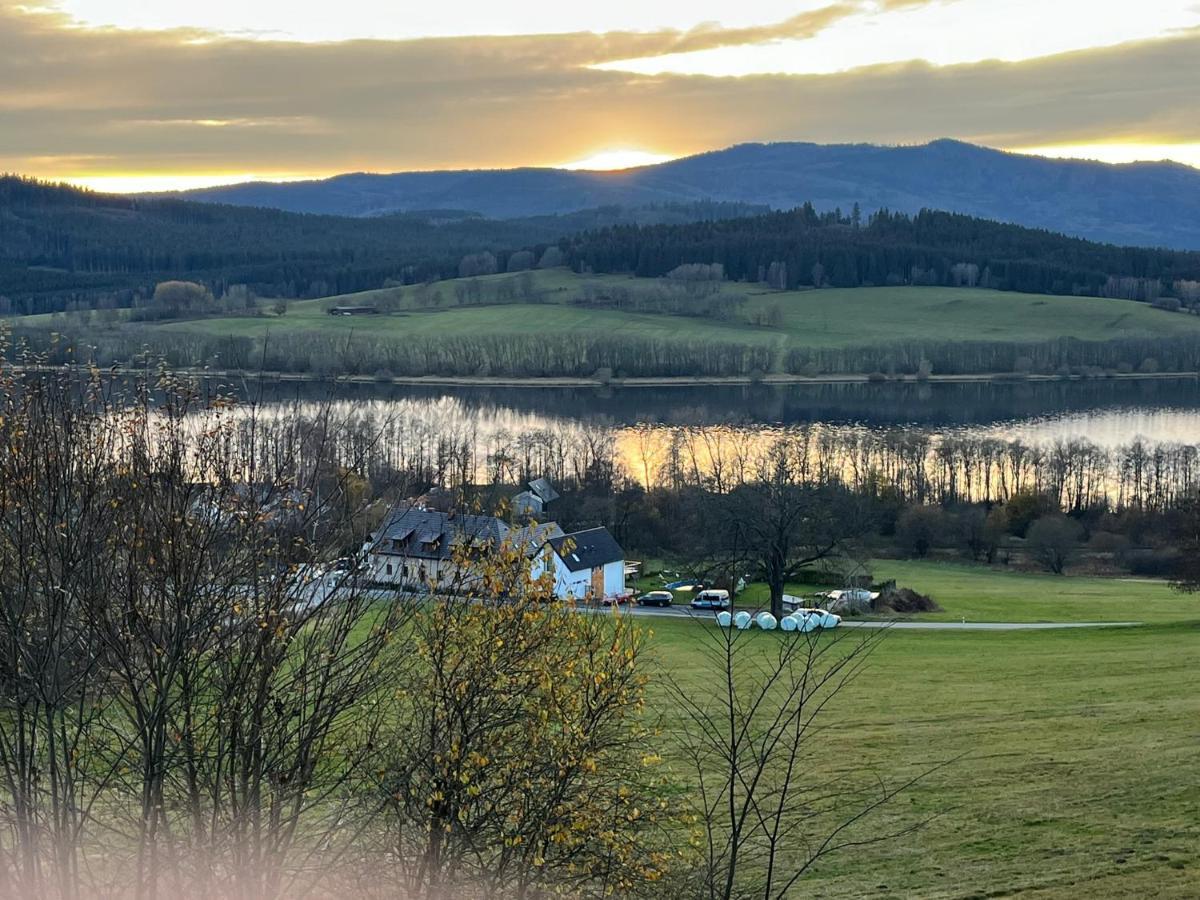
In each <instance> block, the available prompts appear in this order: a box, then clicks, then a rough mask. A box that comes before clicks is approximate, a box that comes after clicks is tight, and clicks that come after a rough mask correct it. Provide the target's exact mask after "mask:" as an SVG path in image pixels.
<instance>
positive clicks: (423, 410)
mask: <svg viewBox="0 0 1200 900" xmlns="http://www.w3.org/2000/svg"><path fill="white" fill-rule="evenodd" d="M235 390H236V392H237V393H239V394H240V395H241V396H243V397H244V398H247V397H254V398H255V399H258V400H260V401H261V402H263V403H265V404H269V405H275V404H286V403H292V402H295V401H301V402H303V403H304V404H305V405H307V404H308V403H313V404H319V403H321V402H324V401H326V400H330V399H333V400H335V401H337V402H338V403H339V405H340V404H342V403H345V404H348V405H351V406H355V407H360V408H362V409H369V410H373V411H375V412H376V413H377V414H379V415H384V416H386V415H388V414H389V413H402V414H405V415H417V416H427V417H428V418H431V419H439V420H443V421H445V420H446V419H448V418H449V419H454V418H457V419H459V420H460V421H459V422H457V423H456V424H458V425H460V426H461V425H466V424H471V425H472V426H477V427H479V428H480V429H481V430H482V431H484V432H490V431H492V430H494V429H504V430H506V431H508V432H509V433H514V434H515V433H518V432H520V431H521V430H523V429H530V428H544V427H547V426H555V425H557V426H562V425H569V424H573V425H586V426H603V427H613V428H617V429H623V428H629V427H635V426H713V425H723V426H738V427H741V428H749V429H754V428H767V429H775V428H780V427H787V426H796V425H820V426H826V427H830V428H856V429H861V428H866V429H891V428H906V429H914V430H920V431H928V432H931V433H937V434H944V433H960V434H968V435H972V434H973V435H987V436H991V437H998V438H1001V439H1006V440H1011V439H1021V440H1024V441H1026V442H1029V443H1035V444H1048V443H1053V442H1055V441H1058V440H1069V439H1072V438H1082V439H1086V440H1089V441H1091V442H1092V443H1095V444H1098V445H1100V446H1103V447H1115V446H1120V445H1123V444H1126V443H1128V442H1130V441H1132V440H1133V439H1135V438H1137V437H1141V438H1143V439H1145V440H1146V441H1148V442H1155V443H1157V442H1171V443H1188V444H1195V443H1200V380H1198V379H1196V378H1155V379H1097V380H1086V381H1027V382H971V383H946V382H932V383H925V384H917V383H911V382H909V383H893V384H862V383H854V384H811V385H808V384H796V385H764V384H757V385H729V386H697V387H624V388H609V387H599V388H585V387H538V388H529V387H441V386H408V385H377V384H338V385H327V384H318V383H279V384H268V385H262V386H258V385H254V384H253V383H250V384H249V385H247V384H243V385H239V386H237V387H236V388H235Z"/></svg>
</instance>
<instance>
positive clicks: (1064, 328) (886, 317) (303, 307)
mask: <svg viewBox="0 0 1200 900" xmlns="http://www.w3.org/2000/svg"><path fill="white" fill-rule="evenodd" d="M516 277H517V276H514V275H497V276H486V277H483V278H481V279H480V281H482V282H484V283H485V284H486V283H495V282H497V281H500V280H504V279H513V278H516ZM533 277H534V284H535V290H536V292H537V294H538V296H539V297H540V298H541V300H542V301H543V302H541V303H532V304H531V303H513V304H504V305H485V306H477V307H451V308H441V309H436V310H422V309H415V308H412V302H413V301H412V298H413V296H414V289H413V288H411V287H410V288H391V289H383V290H378V291H367V292H364V293H360V294H349V295H343V296H339V297H333V298H326V299H322V300H306V301H299V302H293V303H291V304H290V306H289V309H288V312H287V313H286V315H284V316H281V317H274V316H267V317H263V318H246V319H237V318H229V319H205V320H201V321H196V322H180V323H172V324H165V325H161V326H153V327H160V328H164V329H169V330H176V329H182V330H189V331H201V332H205V333H209V334H236V335H261V334H263V333H265V332H267V331H277V330H278V331H307V330H310V329H318V330H321V331H329V330H334V331H343V332H350V331H360V332H361V331H364V330H369V331H370V333H371V334H373V335H380V334H394V335H395V336H396V337H397V338H401V337H417V336H423V335H442V334H447V333H453V334H464V335H472V334H507V333H511V334H525V333H528V332H529V331H530V330H536V331H537V332H538V333H540V334H554V333H559V332H576V331H581V330H582V331H585V332H589V333H598V332H608V333H618V334H631V335H640V336H647V337H675V338H680V339H713V340H736V341H746V342H753V343H764V342H765V343H770V344H780V345H783V344H787V345H803V346H812V347H853V346H861V345H867V344H886V343H891V342H894V341H904V340H925V339H932V340H946V341H959V340H972V341H975V340H995V341H1041V340H1046V339H1049V338H1055V337H1075V338H1079V339H1082V340H1097V341H1098V340H1107V339H1110V338H1114V337H1132V336H1153V337H1165V336H1170V335H1175V334H1179V333H1181V332H1188V331H1191V332H1196V333H1200V319H1196V318H1194V317H1188V316H1181V315H1177V314H1172V313H1168V312H1164V311H1162V310H1157V309H1154V308H1152V307H1150V306H1149V305H1147V304H1144V303H1133V302H1130V301H1126V300H1110V299H1101V298H1095V297H1055V296H1040V295H1036V294H1019V293H1013V292H1001V291H989V290H979V289H966V288H943V287H878V288H856V289H847V290H835V289H826V290H810V291H790V292H776V291H769V290H766V289H764V288H763V287H762V286H761V285H750V284H738V283H731V284H727V285H725V286H724V290H725V291H727V292H729V293H739V294H743V295H745V296H746V298H747V299H746V305H745V307H744V312H745V313H746V314H750V313H752V312H753V311H754V310H755V309H756V308H759V307H762V308H765V307H769V306H772V305H776V304H778V305H779V307H780V309H781V311H782V313H783V325H782V327H780V328H770V327H766V326H756V325H751V324H748V323H747V322H745V321H730V322H719V321H714V320H708V319H699V318H691V317H682V316H665V315H652V314H633V313H625V312H618V311H614V310H603V309H600V310H597V309H581V308H579V307H575V306H571V305H569V301H570V300H571V299H572V298H574V297H576V296H577V295H578V292H579V290H580V289H581V287H582V286H583V284H585V283H586V282H589V281H593V282H600V283H604V284H620V285H623V286H628V287H630V288H631V289H633V290H638V289H642V288H644V287H645V286H646V285H648V284H652V283H653V282H651V281H648V280H646V279H635V278H629V277H624V276H612V275H608V276H598V275H596V276H594V275H589V276H581V275H575V274H573V273H571V272H569V271H566V270H553V271H539V272H536V273H533ZM452 284H453V282H444V283H443V284H442V288H443V294H444V295H445V297H446V300H445V305H446V306H450V305H451V304H452V303H453V302H454V300H453V294H452V292H451V285H452ZM379 303H389V304H397V305H398V306H399V307H400V308H399V310H398V311H397V312H394V313H392V314H390V315H387V316H385V317H381V318H380V319H378V320H375V319H372V320H370V321H364V320H363V319H356V318H341V317H334V316H329V315H326V314H325V310H326V309H327V308H328V307H329V306H332V305H365V304H379Z"/></svg>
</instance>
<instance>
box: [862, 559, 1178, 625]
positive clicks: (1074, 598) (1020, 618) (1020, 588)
mask: <svg viewBox="0 0 1200 900" xmlns="http://www.w3.org/2000/svg"><path fill="white" fill-rule="evenodd" d="M871 572H872V573H873V575H874V576H875V579H876V580H877V581H882V580H886V579H889V578H894V579H896V583H897V584H899V585H900V586H901V587H910V588H913V589H914V590H917V591H920V592H921V593H923V594H928V595H929V596H931V597H932V598H933V599H934V600H936V601H937V602H938V604H939V605H940V606H941V607H942V608H943V610H944V612H940V613H922V614H921V615H920V618H921V619H928V620H933V621H955V622H957V621H959V620H961V619H962V618H966V619H967V621H968V622H1147V623H1157V622H1180V621H1190V622H1192V623H1194V624H1197V625H1200V596H1197V595H1190V594H1181V593H1180V592H1178V591H1176V590H1173V589H1172V588H1171V587H1170V585H1168V584H1167V583H1166V582H1164V581H1155V580H1151V579H1137V578H1100V577H1086V576H1075V575H1041V574H1036V573H1024V572H1010V571H1005V570H1004V569H998V568H988V567H985V566H972V565H967V564H956V563H940V562H913V561H903V560H875V561H873V562H872V563H871Z"/></svg>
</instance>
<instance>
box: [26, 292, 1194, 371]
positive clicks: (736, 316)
mask: <svg viewBox="0 0 1200 900" xmlns="http://www.w3.org/2000/svg"><path fill="white" fill-rule="evenodd" d="M719 291H720V292H721V295H722V296H723V297H724V298H725V299H724V300H723V301H721V302H720V303H718V304H717V306H719V307H720V308H719V309H716V310H710V312H714V313H715V314H714V315H710V316H705V317H702V316H684V315H680V314H678V311H679V310H680V309H688V308H695V307H697V305H699V306H700V308H705V305H707V304H709V303H710V302H715V301H712V299H711V297H710V296H708V295H693V294H689V293H688V292H687V289H686V288H684V287H681V286H680V285H679V284H678V283H676V282H671V281H670V280H669V279H638V278H632V277H629V276H617V275H598V276H593V275H577V274H574V273H572V272H570V271H568V270H565V269H555V270H547V271H537V272H525V273H520V274H509V275H494V276H484V277H480V278H477V279H466V280H457V281H445V282H438V283H436V284H433V285H430V286H409V287H399V288H387V289H381V290H376V291H367V292H364V293H359V294H349V295H343V296H337V297H326V298H322V299H317V300H302V301H291V302H288V303H285V304H283V306H282V307H279V308H283V309H284V312H283V313H282V314H279V313H278V312H277V304H276V303H275V302H273V301H270V300H262V301H259V304H258V306H257V308H256V309H252V310H251V311H250V312H249V314H240V315H229V316H224V315H222V316H208V317H191V318H180V319H171V320H157V321H138V322H135V321H131V320H130V315H129V313H128V312H127V311H123V310H112V311H105V312H104V313H103V314H98V315H92V314H91V313H84V314H82V315H80V314H55V315H53V316H28V317H23V318H19V319H16V320H13V324H14V326H16V327H17V328H18V329H19V330H20V331H19V332H18V333H19V334H23V335H25V336H28V337H32V338H34V339H35V342H36V341H40V342H42V343H46V344H47V346H46V347H43V348H42V349H49V342H48V338H49V335H50V333H51V332H61V333H63V334H65V335H66V336H67V338H68V339H69V340H71V341H73V342H74V345H76V346H78V348H79V349H78V350H77V351H75V355H73V356H70V357H68V356H63V360H64V361H66V360H67V359H68V358H69V359H71V360H74V359H79V358H80V354H82V353H87V354H89V355H92V356H93V358H95V359H96V360H97V362H98V364H100V365H102V366H108V365H112V364H123V363H127V362H129V361H130V360H134V359H136V358H137V357H139V356H140V355H141V354H142V353H143V352H144V351H146V350H148V351H149V352H150V353H151V354H161V355H163V356H164V357H165V358H166V359H167V360H168V361H169V362H170V363H171V364H173V365H176V366H180V367H185V368H186V367H209V368H218V369H220V368H227V367H232V368H239V367H241V368H254V369H259V368H265V369H266V370H268V371H281V372H291V373H300V374H318V375H320V376H322V377H325V376H329V375H346V374H350V375H357V376H360V377H364V376H365V377H375V376H377V375H383V376H385V377H386V376H389V375H390V376H395V375H399V376H404V377H423V376H431V375H432V376H439V377H455V378H459V377H464V376H465V377H497V376H501V377H534V378H536V377H543V378H544V377H559V378H593V377H595V376H596V374H597V373H601V372H603V373H607V374H606V376H605V377H613V376H615V377H617V378H621V377H660V378H661V377H668V378H687V377H697V376H703V377H708V378H724V377H734V376H736V377H739V378H742V379H746V378H751V379H753V378H758V377H762V376H766V375H787V376H791V377H813V376H817V375H828V376H838V377H842V376H859V377H861V376H864V375H867V374H869V373H872V372H881V373H882V372H889V371H894V372H899V373H908V374H915V373H916V372H918V371H920V370H924V371H926V372H928V371H929V369H930V368H932V374H933V375H935V376H937V375H951V376H955V375H988V374H997V373H1006V372H1007V373H1011V372H1013V371H1014V370H1017V371H1020V372H1029V371H1034V372H1038V373H1043V374H1061V373H1063V371H1064V367H1066V369H1067V370H1068V371H1072V372H1074V373H1077V374H1089V375H1095V374H1098V373H1100V372H1102V371H1124V372H1131V371H1133V370H1135V369H1140V370H1142V371H1146V372H1155V371H1160V370H1161V371H1191V370H1192V369H1194V368H1195V350H1196V339H1200V317H1196V316H1187V315H1182V314H1179V313H1172V312H1168V311H1165V310H1161V309H1155V308H1154V307H1152V306H1150V305H1149V304H1145V303H1135V302H1133V301H1129V300H1113V299H1102V298H1095V297H1057V296H1041V295H1033V294H1021V293H1015V292H1000V291H992V290H982V289H968V288H951V287H868V288H854V289H840V290H836V289H822V290H808V291H788V292H780V291H773V290H769V289H767V288H765V287H764V286H762V285H760V284H744V283H724V284H722V285H721V286H720V288H719ZM598 295H603V297H604V299H602V300H600V302H597V296H598ZM581 298H590V300H591V301H592V302H591V304H590V305H581V304H579V303H577V302H575V301H577V300H579V299H581ZM736 298H741V299H740V301H738V302H732V300H733V299H736ZM617 303H621V304H624V306H623V308H614V304H617ZM335 305H353V306H359V305H371V306H375V307H376V308H378V309H379V310H381V314H379V315H375V316H370V317H366V316H330V315H328V314H327V311H328V310H329V308H330V307H332V306H335ZM646 309H653V310H657V311H645V310H646ZM668 311H669V312H668ZM763 323H773V324H763ZM1067 338H1069V339H1074V342H1072V343H1059V340H1060V339H1067ZM91 347H95V348H97V350H96V352H95V353H94V354H93V351H91V350H90V349H88V348H91Z"/></svg>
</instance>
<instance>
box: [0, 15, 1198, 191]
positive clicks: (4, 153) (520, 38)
mask: <svg viewBox="0 0 1200 900" xmlns="http://www.w3.org/2000/svg"><path fill="white" fill-rule="evenodd" d="M1196 85H1200V0H1138V2H1136V3H1135V2H1129V0H800V2H781V0H741V2H739V3H737V4H731V3H729V2H728V0H720V2H718V0H688V2H676V0H658V2H654V3H648V2H646V0H636V2H635V0H605V2H604V3H595V4H581V3H563V2H562V0H554V2H550V0H526V2H520V0H511V2H508V3H505V4H498V3H495V2H494V0H492V2H487V3H484V2H475V0H440V2H438V3H433V4H419V5H418V4H412V3H397V2H395V0H392V2H381V0H337V2H329V0H324V2H304V0H291V2H288V0H206V2H204V3H195V2H190V3H180V2H174V0H157V2H154V3H149V2H146V0H0V171H10V172H20V173H23V174H28V175H34V176H38V177H42V178H48V179H59V180H68V181H73V182H75V183H80V184H86V185H89V186H92V187H97V188H100V189H108V190H157V189H171V188H183V187H199V186H203V185H207V184H218V183H228V182H233V181H245V180H250V179H254V178H263V179H272V180H288V179H302V178H319V177H326V176H329V175H333V174H337V173H340V172H348V171H375V172H391V171H403V170H415V169H445V168H510V167H515V166H526V165H529V166H566V167H573V168H580V167H591V168H617V167H622V166H628V165H639V164H647V163H653V162H659V161H662V160H666V159H671V158H674V157H678V156H683V155H687V154H691V153H698V152H703V151H706V150H713V149H719V148H722V147H726V146H729V145H732V144H736V143H742V142H746V141H790V140H800V141H816V142H821V143H831V142H862V141H865V142H872V143H884V144H912V143H921V142H925V141H928V140H933V139H936V138H939V137H954V138H959V139H962V140H967V141H973V142H975V143H980V144H985V145H988V146H992V147H999V148H1002V149H1007V150H1014V151H1019V152H1036V153H1041V154H1045V155H1051V156H1076V157H1083V158H1092V159H1101V160H1104V161H1108V162H1127V161H1132V160H1139V159H1154V160H1157V159H1172V160H1176V161H1178V162H1182V163H1184V164H1187V165H1193V166H1197V167H1200V99H1198V97H1197V94H1200V91H1197V88H1196Z"/></svg>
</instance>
